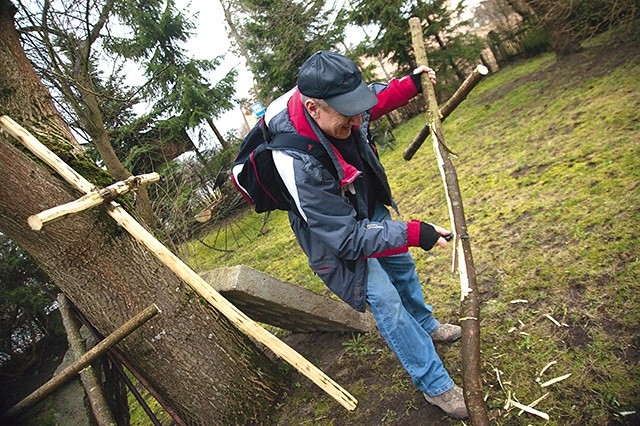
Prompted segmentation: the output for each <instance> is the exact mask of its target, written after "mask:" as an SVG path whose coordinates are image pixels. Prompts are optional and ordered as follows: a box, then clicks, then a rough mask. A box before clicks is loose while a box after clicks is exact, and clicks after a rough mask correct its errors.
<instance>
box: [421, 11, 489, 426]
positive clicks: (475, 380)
mask: <svg viewBox="0 0 640 426" xmlns="http://www.w3.org/2000/svg"><path fill="white" fill-rule="evenodd" d="M409 27H410V29H411V39H412V42H413V50H414V54H415V56H416V62H417V63H418V65H429V63H428V61H427V52H426V50H425V47H424V39H423V36H422V25H421V24H420V19H419V18H411V19H409ZM422 93H423V95H424V96H425V97H426V99H427V118H428V123H429V129H430V131H431V138H432V141H433V148H434V150H435V154H436V157H437V160H438V168H439V169H440V175H441V176H442V180H443V182H444V187H445V192H446V195H447V203H448V206H449V218H450V220H451V227H452V229H453V231H454V234H455V240H454V242H453V243H454V245H455V246H454V247H455V253H456V254H457V260H458V261H457V264H458V272H459V275H460V288H461V293H462V294H461V299H462V302H461V306H460V311H461V312H460V315H461V318H460V323H461V325H462V347H461V351H462V381H463V386H464V399H465V402H466V404H467V409H468V411H469V420H470V421H471V424H472V425H476V426H477V425H489V416H488V415H487V407H486V405H485V403H484V399H483V394H482V378H481V369H480V307H479V304H480V301H479V298H478V288H477V283H476V275H475V267H474V264H473V257H472V256H471V243H470V236H469V234H468V233H467V223H466V219H465V216H464V209H463V205H462V195H461V194H460V186H459V185H458V176H457V174H456V170H455V167H454V166H453V163H452V161H451V158H450V157H449V149H448V148H447V147H446V145H445V140H444V132H443V129H442V122H441V120H440V116H439V114H438V103H437V101H436V96H435V92H434V89H433V85H432V84H431V82H430V81H429V79H428V78H427V77H426V76H424V75H423V77H422Z"/></svg>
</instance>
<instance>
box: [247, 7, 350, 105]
mask: <svg viewBox="0 0 640 426" xmlns="http://www.w3.org/2000/svg"><path fill="white" fill-rule="evenodd" d="M236 10H237V11H239V12H240V13H239V14H238V15H237V16H238V21H239V22H238V23H237V24H239V25H236V28H238V29H239V33H240V37H241V42H240V43H242V50H243V51H244V52H246V54H248V55H249V57H248V58H247V63H248V65H249V68H250V69H251V72H252V73H253V75H254V78H255V82H256V96H257V98H258V99H260V100H261V101H263V102H269V101H271V100H272V99H274V98H275V97H277V96H279V95H280V94H282V93H284V92H286V91H287V90H289V89H290V88H292V87H293V86H294V85H295V84H296V78H297V75H298V68H300V66H301V65H302V63H303V62H304V61H305V59H307V58H308V57H309V56H311V54H313V53H314V52H316V51H318V50H322V49H335V48H336V46H337V45H338V43H340V42H341V41H342V39H343V38H344V28H345V26H346V21H345V12H344V11H343V10H341V9H339V10H334V9H333V8H331V7H327V6H326V4H325V2H324V1H322V0H307V1H302V2H301V1H292V0H238V4H237V9H236Z"/></svg>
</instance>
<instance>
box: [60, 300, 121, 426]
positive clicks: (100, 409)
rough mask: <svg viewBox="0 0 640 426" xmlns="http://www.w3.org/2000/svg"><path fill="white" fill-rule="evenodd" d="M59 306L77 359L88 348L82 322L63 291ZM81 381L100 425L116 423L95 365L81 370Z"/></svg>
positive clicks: (70, 344)
mask: <svg viewBox="0 0 640 426" xmlns="http://www.w3.org/2000/svg"><path fill="white" fill-rule="evenodd" d="M58 306H59V309H60V314H61V315H62V323H63V325H64V329H65V330H66V332H67V339H68V340H69V346H70V347H71V350H72V351H73V355H74V357H75V359H80V357H81V356H82V355H84V354H85V353H86V352H87V350H86V347H85V345H84V340H83V339H82V336H81V335H80V332H79V329H80V324H79V323H78V320H76V318H75V317H74V315H73V312H72V310H71V306H70V303H69V299H67V297H66V296H65V295H64V294H63V293H60V294H59V295H58ZM80 381H81V382H82V386H83V387H84V391H85V393H86V394H87V397H88V398H89V404H90V405H91V411H92V412H93V417H94V418H95V420H96V423H97V424H98V426H103V425H115V424H116V421H115V419H114V418H113V415H112V414H111V410H109V405H108V404H107V401H106V400H105V398H104V394H103V393H102V387H101V386H100V382H99V381H98V377H97V376H96V372H95V371H94V370H93V367H91V365H88V366H87V367H86V368H84V369H83V370H82V371H80Z"/></svg>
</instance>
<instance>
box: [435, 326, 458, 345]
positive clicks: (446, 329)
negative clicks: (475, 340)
mask: <svg viewBox="0 0 640 426" xmlns="http://www.w3.org/2000/svg"><path fill="white" fill-rule="evenodd" d="M460 336H462V328H461V327H460V326H459V325H453V324H442V325H440V327H438V328H436V329H435V331H434V332H433V333H431V340H433V341H434V342H444V343H451V342H454V341H456V340H458V339H459V338H460Z"/></svg>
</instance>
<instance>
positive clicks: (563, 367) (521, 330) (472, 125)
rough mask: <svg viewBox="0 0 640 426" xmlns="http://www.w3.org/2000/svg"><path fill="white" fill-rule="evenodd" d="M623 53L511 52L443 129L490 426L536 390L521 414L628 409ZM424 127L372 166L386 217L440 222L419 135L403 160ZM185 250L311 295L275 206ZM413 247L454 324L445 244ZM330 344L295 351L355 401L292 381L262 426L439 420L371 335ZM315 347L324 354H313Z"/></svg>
mask: <svg viewBox="0 0 640 426" xmlns="http://www.w3.org/2000/svg"><path fill="white" fill-rule="evenodd" d="M638 52H640V42H639V41H638V40H637V39H635V40H626V41H625V42H624V43H621V42H618V41H615V40H614V39H609V38H608V37H601V38H600V39H598V40H597V42H592V45H591V46H588V47H587V48H586V49H585V50H584V51H583V52H581V53H579V54H576V55H572V56H570V57H568V58H565V59H563V60H560V61H558V60H556V58H555V57H554V56H553V55H544V56H540V57H537V58H534V59H531V60H527V61H523V62H520V63H518V64H515V65H513V66H510V67H508V68H505V69H502V70H501V71H499V72H498V73H496V74H495V75H491V76H489V77H487V78H486V79H485V80H484V81H483V82H482V83H481V84H480V85H479V86H478V87H477V88H476V89H475V90H474V92H473V93H472V94H471V95H470V96H469V98H468V99H467V100H466V101H465V102H464V103H463V104H462V105H461V106H460V107H459V108H458V109H457V110H456V111H455V112H454V113H453V114H452V116H451V117H450V118H449V119H448V120H447V121H446V123H445V133H446V137H447V141H448V145H449V147H450V148H451V149H452V150H453V151H455V152H456V153H458V154H459V158H458V159H457V160H454V163H455V165H456V167H457V171H458V175H459V179H460V185H461V189H462V193H463V199H464V202H465V210H466V215H467V219H468V223H469V231H470V235H471V237H472V249H473V255H474V258H475V263H476V268H477V275H478V280H479V286H480V291H481V293H482V300H483V304H482V309H481V313H482V323H481V327H482V363H483V371H484V376H483V379H484V384H485V392H486V395H487V405H488V407H489V409H490V414H491V417H492V418H493V419H494V423H495V424H505V425H511V424H530V423H531V424H542V423H544V421H543V420H542V419H540V418H538V417H535V416H531V415H528V414H526V413H525V414H522V415H520V416H519V415H518V412H517V410H513V409H512V410H510V411H506V410H504V406H505V402H506V401H507V399H508V398H509V396H510V397H511V398H514V399H517V400H518V401H520V402H521V403H525V404H529V403H531V402H532V401H534V400H536V399H538V398H540V397H543V396H544V395H546V397H545V398H544V399H543V400H542V401H541V402H540V403H539V404H538V405H537V407H536V408H537V409H539V410H541V411H543V412H546V413H548V414H549V416H550V417H551V420H550V421H549V422H548V423H549V424H593V425H604V424H610V423H616V422H622V423H624V422H625V421H626V422H629V419H630V418H631V416H626V417H624V416H621V415H619V414H618V413H620V412H625V411H632V410H634V408H635V409H637V408H639V407H640V396H639V395H640V366H639V363H638V362H639V358H640V357H639V355H640V297H639V296H638V290H639V288H640V285H639V284H638V274H639V272H640V265H639V261H638V256H639V255H640V241H639V240H638V235H639V233H640V232H639V231H640V226H639V225H638V223H639V221H640V214H639V209H640V188H639V187H638V185H639V182H640V167H639V166H640V89H639V83H640V55H638ZM423 122H424V120H423V119H422V118H416V119H413V120H411V121H409V122H407V123H405V124H403V125H402V126H401V127H400V128H398V129H397V130H396V131H395V135H396V138H397V139H398V141H399V143H398V147H397V148H396V149H395V150H393V151H387V152H384V153H383V154H382V161H383V163H384V165H385V167H386V169H387V171H388V174H389V176H390V181H391V185H392V188H393V190H394V194H395V198H396V201H397V202H398V204H399V207H400V210H401V212H402V214H403V216H402V217H401V218H399V220H402V219H405V220H406V219H412V218H413V219H423V220H428V221H431V222H435V223H439V224H442V225H444V226H448V213H447V210H446V203H445V199H444V193H443V189H442V183H441V179H440V176H439V173H438V170H437V167H436V164H435V160H434V155H433V151H432V149H431V147H430V145H429V142H428V143H426V144H425V145H424V146H423V147H422V148H421V150H420V151H418V153H417V154H416V156H415V157H414V159H413V160H411V162H409V163H407V162H405V161H404V160H403V159H402V151H403V150H404V148H405V147H406V145H407V144H408V142H409V141H410V140H411V138H412V137H413V135H415V133H416V132H417V131H418V129H419V128H420V127H421V126H422V125H423ZM252 215H253V214H252ZM253 216H256V215H253ZM209 243H211V241H209ZM190 249H191V250H190V252H191V253H190V257H189V260H190V262H191V263H192V264H193V265H194V266H195V267H196V268H197V269H198V270H206V269H211V268H214V267H218V266H223V265H234V264H239V263H243V264H247V265H250V266H252V267H254V268H257V269H260V270H263V271H266V272H268V273H270V274H272V275H274V276H276V277H279V278H281V279H283V280H286V281H290V282H293V283H296V284H299V285H302V286H306V287H308V288H311V289H312V290H314V291H317V292H322V293H326V290H325V288H324V285H323V284H322V283H321V282H320V281H319V279H318V278H317V277H314V276H313V274H312V273H311V272H310V270H309V268H308V267H307V264H306V259H305V258H304V256H303V255H302V254H301V252H300V250H299V248H298V247H297V244H296V242H295V240H294V239H293V237H292V235H291V231H290V229H289V226H288V223H287V220H286V217H285V215H284V214H281V213H277V214H274V215H272V218H271V219H270V221H269V232H268V233H267V234H266V235H264V236H262V237H260V238H258V239H257V240H256V241H255V242H254V243H252V244H251V245H245V246H243V247H241V248H240V249H237V250H235V251H234V252H233V253H229V254H220V252H215V251H210V250H207V249H205V248H204V246H202V245H200V244H199V243H195V244H193V245H192V246H191V248H190ZM413 254H414V256H415V258H416V261H417V266H418V269H419V273H420V275H421V277H423V279H424V292H425V295H426V297H427V300H428V301H429V302H430V303H431V304H433V305H434V307H435V309H436V315H437V316H438V317H439V318H440V319H441V320H443V321H451V322H456V321H457V317H458V310H459V284H458V281H457V277H456V276H455V275H453V274H452V273H451V271H450V263H451V253H450V252H449V251H448V250H434V251H433V252H429V253H424V252H422V251H420V250H416V251H413ZM325 338H327V339H329V337H326V336H325ZM341 339H342V340H340V341H339V343H336V344H335V345H334V346H331V345H330V344H327V345H326V346H325V347H323V348H317V347H316V348H314V347H313V344H311V343H303V344H300V345H299V346H300V348H301V350H304V351H306V353H307V354H308V356H310V358H311V359H312V360H317V361H318V362H319V363H320V364H321V365H323V366H326V370H327V372H328V373H329V374H332V375H334V377H335V378H336V380H337V381H338V382H340V383H341V384H342V385H344V386H345V387H346V388H347V389H349V390H350V391H351V392H353V393H354V395H355V396H356V397H357V398H358V399H359V400H360V405H359V408H358V409H357V410H356V411H355V412H354V413H346V412H345V411H344V410H343V409H341V408H340V407H339V406H337V404H334V403H333V402H332V401H331V400H330V399H329V398H328V397H326V396H324V395H322V394H321V393H320V392H319V391H317V390H316V389H315V387H314V386H313V385H312V384H310V383H309V382H308V381H306V380H305V379H301V378H295V375H292V377H294V378H293V379H292V383H295V386H293V387H292V390H291V392H290V393H289V395H288V397H287V398H285V399H284V400H283V405H282V407H280V409H279V410H278V413H277V414H276V416H275V417H274V423H279V424H291V423H290V422H291V421H295V422H296V423H297V424H302V423H306V424H335V425H337V424H365V423H369V424H382V423H387V424H424V423H426V424H448V423H449V420H447V419H445V418H443V416H442V414H441V412H440V411H438V410H435V411H434V410H432V409H431V408H430V407H428V406H427V405H426V403H425V402H424V401H423V400H422V399H421V397H420V395H419V393H418V392H417V391H415V389H414V388H413V387H412V386H411V385H410V383H408V376H407V375H406V374H405V373H404V372H403V371H402V369H401V368H400V367H399V364H398V363H397V361H396V360H395V358H394V357H393V355H392V354H390V352H389V351H388V350H387V349H386V348H385V345H384V343H383V342H382V341H381V339H380V337H379V336H378V335H377V334H376V333H373V334H372V335H370V336H360V337H358V336H354V337H350V336H342V337H341ZM316 341H317V339H316ZM330 347H333V348H334V350H335V353H332V354H327V352H328V351H329V350H328V349H327V348H330ZM459 350H460V347H459V343H458V344H457V345H454V346H452V347H444V346H442V347H441V346H438V352H439V353H440V355H441V357H442V358H443V360H444V362H445V365H446V366H447V367H448V368H449V370H450V371H451V373H452V376H453V377H454V380H455V381H456V382H458V383H461V374H460V371H459V367H460V352H459ZM321 353H322V354H321ZM323 356H324V357H323ZM330 356H333V358H327V357H330ZM544 367H547V369H546V371H544V373H543V374H542V375H540V374H541V371H542V370H543V369H544ZM566 374H571V375H570V376H569V377H568V378H567V379H565V380H563V381H560V382H557V383H555V384H552V385H550V386H547V387H541V386H540V384H541V383H544V382H545V381H548V380H550V379H552V378H555V377H559V376H563V375H566ZM433 416H435V417H433ZM294 419H295V420H294ZM625 419H627V420H625ZM635 421H638V417H635ZM416 422H418V423H416ZM451 423H453V421H451ZM629 424H631V423H629Z"/></svg>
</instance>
